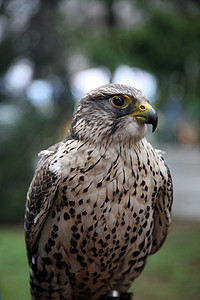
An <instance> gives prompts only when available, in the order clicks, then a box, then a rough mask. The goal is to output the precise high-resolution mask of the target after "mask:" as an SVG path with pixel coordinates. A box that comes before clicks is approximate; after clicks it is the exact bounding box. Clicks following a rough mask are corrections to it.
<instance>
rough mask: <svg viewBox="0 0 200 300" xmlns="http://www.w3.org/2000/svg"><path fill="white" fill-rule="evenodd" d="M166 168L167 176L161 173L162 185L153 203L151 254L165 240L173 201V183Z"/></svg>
mask: <svg viewBox="0 0 200 300" xmlns="http://www.w3.org/2000/svg"><path fill="white" fill-rule="evenodd" d="M165 166H166V169H167V178H165V177H164V176H163V174H161V176H162V179H163V186H162V188H161V191H160V196H159V198H158V199H157V202H156V204H155V211H154V231H153V247H152V250H151V254H153V253H155V252H156V251H158V250H159V249H160V247H161V246H162V244H163V243H164V241H165V238H166V236H167V233H168V229H169V226H170V223H171V207H172V202H173V184H172V177H171V174H170V171H169V168H168V167H167V165H166V164H165Z"/></svg>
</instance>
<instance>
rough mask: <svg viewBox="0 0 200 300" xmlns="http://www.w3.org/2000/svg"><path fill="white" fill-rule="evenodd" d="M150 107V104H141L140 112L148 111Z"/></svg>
mask: <svg viewBox="0 0 200 300" xmlns="http://www.w3.org/2000/svg"><path fill="white" fill-rule="evenodd" d="M148 107H149V103H145V104H140V105H139V110H140V111H145V110H147V109H148Z"/></svg>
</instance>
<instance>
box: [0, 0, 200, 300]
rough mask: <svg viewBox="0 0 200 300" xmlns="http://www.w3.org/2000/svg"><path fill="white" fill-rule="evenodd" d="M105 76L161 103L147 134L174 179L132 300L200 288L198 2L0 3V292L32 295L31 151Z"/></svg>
mask: <svg viewBox="0 0 200 300" xmlns="http://www.w3.org/2000/svg"><path fill="white" fill-rule="evenodd" d="M108 82H118V83H125V84H130V85H133V86H135V87H136V88H139V89H141V90H142V91H143V92H144V93H146V94H147V96H148V97H149V100H150V101H151V102H152V103H153V105H154V106H155V107H156V109H157V110H158V114H159V126H158V129H157V131H156V133H155V134H153V135H152V134H149V135H148V138H149V139H150V140H151V142H152V144H153V145H154V146H156V147H160V148H162V149H163V150H165V152H166V155H165V157H166V159H167V161H168V164H169V166H170V169H171V171H172V176H173V180H174V185H175V199H174V208H173V222H172V226H171V231H170V234H169V236H168V238H167V241H166V243H165V244H164V246H163V247H162V249H161V250H160V251H159V252H158V253H157V254H155V255H154V256H152V257H151V258H150V259H149V261H148V264H147V267H146V269H145V271H144V272H143V274H142V275H141V277H140V278H139V279H138V280H136V281H135V282H134V284H133V286H132V288H131V290H133V291H134V293H135V295H136V300H140V299H141V300H150V299H154V300H155V299H164V300H165V299H181V300H183V299H199V298H200V284H199V278H200V239H199V237H200V196H199V195H200V184H199V182H200V151H199V141H200V133H199V128H200V2H199V1H198V0H184V1H182V0H166V1H161V0H156V1H155V0H149V1H136V0H127V1H126V0H125V1H124V0H123V1H122V0H121V1H117V0H107V1H106V0H104V1H103V0H102V1H100V0H99V1H97V0H57V1H47V0H34V1H31V0H6V1H3V0H2V1H0V225H1V229H0V293H1V297H2V299H3V300H4V299H6V300H11V299H20V300H23V299H30V295H29V283H28V280H29V274H28V265H27V259H26V252H25V244H24V235H23V215H24V206H25V198H26V192H27V189H28V186H29V184H30V181H31V179H32V176H33V172H34V168H35V166H36V163H37V160H38V159H37V153H38V152H39V151H40V150H42V149H45V148H47V147H49V146H50V145H52V144H54V143H56V142H58V141H59V140H61V139H63V138H64V137H65V135H66V132H67V128H68V126H69V123H70V119H71V116H72V113H73V110H74V106H75V105H76V102H77V101H78V100H79V99H80V98H81V96H82V95H83V94H84V93H85V92H87V91H89V90H90V89H92V88H94V87H96V86H100V85H102V84H105V83H108Z"/></svg>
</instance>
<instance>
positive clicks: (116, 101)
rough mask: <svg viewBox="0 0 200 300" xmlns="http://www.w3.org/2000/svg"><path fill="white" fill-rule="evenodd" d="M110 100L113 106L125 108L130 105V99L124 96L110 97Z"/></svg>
mask: <svg viewBox="0 0 200 300" xmlns="http://www.w3.org/2000/svg"><path fill="white" fill-rule="evenodd" d="M110 102H111V104H112V105H113V106H115V107H118V108H125V107H126V106H127V105H128V101H127V100H126V98H124V97H122V96H114V97H113V98H111V99H110Z"/></svg>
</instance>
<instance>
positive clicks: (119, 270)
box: [24, 83, 173, 300]
mask: <svg viewBox="0 0 200 300" xmlns="http://www.w3.org/2000/svg"><path fill="white" fill-rule="evenodd" d="M157 123H158V117H157V113H156V111H155V109H154V108H153V106H152V105H151V104H150V102H149V101H148V99H147V97H146V96H145V95H144V94H143V93H142V92H141V91H139V90H138V89H136V88H135V87H132V86H127V85H123V84H116V83H115V84H114V83H110V84H106V85H103V86H100V87H98V88H95V89H93V90H92V91H90V92H88V93H87V94H86V95H85V96H83V98H82V99H81V100H80V102H79V103H78V105H77V107H76V109H75V112H74V114H73V117H72V121H71V125H70V128H69V131H68V133H67V135H66V137H65V139H64V140H62V141H61V142H58V143H57V144H55V145H53V146H51V147H49V148H48V149H46V150H43V151H41V152H40V153H39V156H40V160H39V162H38V165H37V168H36V170H35V174H34V177H33V180H32V182H31V184H30V187H29V190H28V193H27V200H26V208H25V221H24V228H25V241H26V248H27V255H28V263H29V266H30V287H31V288H30V289H31V295H32V299H34V300H36V299H37V300H38V299H42V300H43V299H63V300H64V299H65V300H78V299H81V300H84V299H90V300H97V299H105V298H106V297H107V296H106V295H109V294H115V293H117V295H118V296H119V295H120V297H121V298H120V299H123V295H126V296H127V291H128V289H129V287H130V286H131V284H132V283H133V281H134V280H135V279H136V278H137V277H138V276H139V275H140V274H141V272H142V271H143V269H144V266H145V264H146V262H147V259H148V257H149V256H150V255H152V254H154V253H155V252H156V251H157V250H159V249H160V247H161V246H162V244H163V242H164V241H165V238H166V236H167V233H168V230H169V227H170V223H171V207H172V202H173V183H172V177H171V174H170V170H169V168H168V167H167V164H166V162H165V160H164V158H163V152H162V151H161V150H156V149H154V148H153V146H152V145H151V144H150V143H149V142H148V141H147V139H146V137H145V134H146V132H147V129H148V126H152V131H155V129H156V127H157ZM148 124H150V125H148ZM112 291H114V292H113V293H112ZM118 299H119V298H118ZM124 299H128V298H124Z"/></svg>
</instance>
